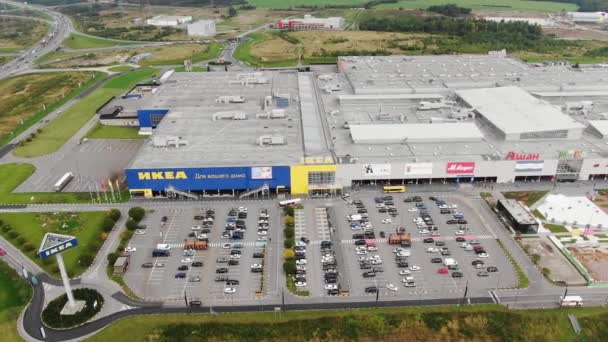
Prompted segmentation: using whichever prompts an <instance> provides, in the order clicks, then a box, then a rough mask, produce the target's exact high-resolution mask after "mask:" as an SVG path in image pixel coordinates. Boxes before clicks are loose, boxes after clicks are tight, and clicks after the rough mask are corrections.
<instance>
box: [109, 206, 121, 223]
mask: <svg viewBox="0 0 608 342" xmlns="http://www.w3.org/2000/svg"><path fill="white" fill-rule="evenodd" d="M121 215H122V214H121V213H120V210H118V209H110V210H109V211H108V217H109V218H111V219H112V221H114V222H116V221H118V220H119V219H120V216H121Z"/></svg>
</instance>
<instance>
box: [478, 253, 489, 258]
mask: <svg viewBox="0 0 608 342" xmlns="http://www.w3.org/2000/svg"><path fill="white" fill-rule="evenodd" d="M477 257H478V258H489V257H490V255H489V254H488V253H479V254H477Z"/></svg>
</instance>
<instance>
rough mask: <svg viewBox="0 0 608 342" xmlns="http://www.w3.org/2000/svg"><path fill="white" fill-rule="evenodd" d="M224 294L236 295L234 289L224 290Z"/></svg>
mask: <svg viewBox="0 0 608 342" xmlns="http://www.w3.org/2000/svg"><path fill="white" fill-rule="evenodd" d="M224 293H226V294H233V293H236V289H235V288H234V287H227V288H225V289H224Z"/></svg>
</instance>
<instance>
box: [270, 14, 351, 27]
mask: <svg viewBox="0 0 608 342" xmlns="http://www.w3.org/2000/svg"><path fill="white" fill-rule="evenodd" d="M277 28H278V29H279V30H342V29H343V28H344V18H342V17H329V18H315V17H313V16H311V15H309V14H306V15H305V16H304V18H303V19H281V20H279V22H278V23H277Z"/></svg>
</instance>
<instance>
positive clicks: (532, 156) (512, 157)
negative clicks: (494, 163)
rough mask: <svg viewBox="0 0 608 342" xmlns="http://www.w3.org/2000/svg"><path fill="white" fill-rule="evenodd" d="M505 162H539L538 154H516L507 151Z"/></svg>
mask: <svg viewBox="0 0 608 342" xmlns="http://www.w3.org/2000/svg"><path fill="white" fill-rule="evenodd" d="M505 160H540V153H516V152H515V151H509V153H507V156H506V157H505Z"/></svg>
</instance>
